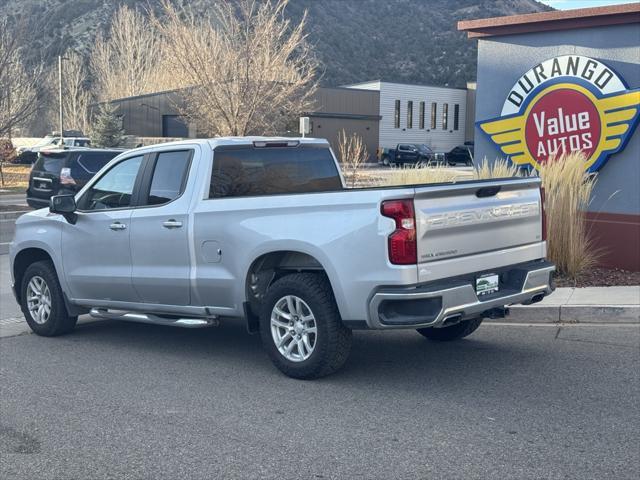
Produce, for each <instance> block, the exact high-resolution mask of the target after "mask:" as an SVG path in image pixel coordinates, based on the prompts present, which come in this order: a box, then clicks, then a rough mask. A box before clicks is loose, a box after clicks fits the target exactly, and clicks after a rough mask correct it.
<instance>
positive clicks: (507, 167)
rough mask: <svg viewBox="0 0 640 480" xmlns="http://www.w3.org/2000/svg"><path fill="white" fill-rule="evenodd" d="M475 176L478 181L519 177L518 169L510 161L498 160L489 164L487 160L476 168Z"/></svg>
mask: <svg viewBox="0 0 640 480" xmlns="http://www.w3.org/2000/svg"><path fill="white" fill-rule="evenodd" d="M473 175H474V178H476V179H478V180H484V179H487V178H507V177H515V176H517V175H518V167H517V166H516V165H513V164H512V163H510V162H509V161H508V160H504V159H497V160H496V161H494V162H488V161H487V159H486V158H485V159H484V160H483V161H482V162H481V163H480V165H476V166H475V167H474V170H473Z"/></svg>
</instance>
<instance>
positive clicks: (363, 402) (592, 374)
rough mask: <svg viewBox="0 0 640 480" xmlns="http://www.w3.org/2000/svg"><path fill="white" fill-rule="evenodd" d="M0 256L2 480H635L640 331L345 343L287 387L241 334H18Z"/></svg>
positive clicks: (573, 329) (494, 330)
mask: <svg viewBox="0 0 640 480" xmlns="http://www.w3.org/2000/svg"><path fill="white" fill-rule="evenodd" d="M8 268H9V262H8V256H7V255H0V337H3V338H0V478H3V479H4V478H7V479H9V478H10V479H29V480H31V479H92V480H93V479H103V478H119V479H120V478H130V479H148V478H189V479H200V478H203V479H204V478H207V479H210V478H243V479H244V478H274V479H275V478H278V479H286V478H310V479H313V478H316V479H317V478H327V479H328V478H336V479H342V478H349V479H351V478H364V479H371V478H376V479H378V478H380V479H392V478H393V479H396V478H398V479H401V478H407V479H409V478H411V479H413V478H451V479H459V478H478V479H487V478H518V479H520V478H546V479H555V478H558V479H559V478H594V479H595V478H597V479H603V478H614V479H625V478H636V475H637V472H638V471H639V470H640V448H638V431H640V410H639V409H638V405H639V404H640V328H639V327H638V326H637V325H626V326H625V325H609V326H604V325H599V326H598V325H575V326H570V325H566V326H563V327H558V326H556V325H537V326H528V325H518V326H515V325H505V324H491V325H484V326H482V327H481V328H480V329H479V330H478V331H477V332H476V333H475V334H473V335H472V336H471V337H469V338H468V339H465V340H463V341H460V342H457V343H450V344H437V343H431V342H429V341H427V340H426V339H424V338H422V337H421V336H420V335H418V334H417V333H415V332H412V331H403V332H355V334H354V343H353V350H352V354H351V358H350V360H349V362H348V363H347V365H346V368H345V369H344V370H342V371H341V372H339V373H337V374H335V375H333V376H331V377H328V378H325V379H321V380H318V381H313V382H303V381H296V380H292V379H289V378H287V377H284V376H283V375H281V374H280V373H279V372H278V371H277V370H276V369H275V368H274V367H273V366H272V365H271V363H270V362H269V360H268V358H267V356H266V354H265V353H264V352H263V351H262V349H261V346H260V342H259V339H258V338H257V337H256V336H250V335H248V334H247V333H246V332H245V330H244V327H243V325H241V324H239V323H235V322H232V321H226V322H225V321H223V323H222V325H221V326H220V327H217V328H210V329H204V330H182V329H177V328H171V327H160V326H150V325H141V324H132V323H124V322H115V321H114V322H110V321H87V319H86V317H85V318H83V321H82V322H81V324H80V325H79V326H78V328H77V329H76V330H75V331H74V332H73V333H71V334H70V335H67V336H64V337H58V338H41V337H37V336H36V335H32V334H28V333H25V332H26V331H27V329H26V328H25V324H24V322H23V320H22V318H21V314H20V311H19V309H18V306H17V305H16V304H15V302H14V300H13V296H12V294H11V291H10V287H9V282H10V280H9V272H8Z"/></svg>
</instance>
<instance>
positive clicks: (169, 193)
mask: <svg viewBox="0 0 640 480" xmlns="http://www.w3.org/2000/svg"><path fill="white" fill-rule="evenodd" d="M190 158H191V151H189V150H185V151H180V152H163V153H160V154H159V155H158V159H157V160H156V163H155V168H154V169H153V177H152V179H151V188H150V190H149V198H148V200H147V202H146V204H147V205H162V204H163V203H168V202H170V201H172V200H175V199H176V198H178V197H179V196H180V194H181V193H182V188H183V186H184V182H185V178H186V176H187V172H188V171H189V159H190Z"/></svg>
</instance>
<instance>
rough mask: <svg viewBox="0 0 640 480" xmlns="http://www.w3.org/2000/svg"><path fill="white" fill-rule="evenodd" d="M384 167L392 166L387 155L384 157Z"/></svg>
mask: <svg viewBox="0 0 640 480" xmlns="http://www.w3.org/2000/svg"><path fill="white" fill-rule="evenodd" d="M382 165H384V166H385V167H390V166H391V162H390V161H389V157H388V156H387V155H385V156H384V157H382Z"/></svg>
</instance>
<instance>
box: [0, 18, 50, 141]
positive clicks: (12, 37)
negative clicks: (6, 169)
mask: <svg viewBox="0 0 640 480" xmlns="http://www.w3.org/2000/svg"><path fill="white" fill-rule="evenodd" d="M20 46H21V45H20V32H19V29H18V28H17V27H14V26H12V25H11V24H10V23H9V21H8V20H7V19H6V18H3V19H0V137H3V136H7V135H11V132H12V129H13V128H15V127H19V126H21V125H23V124H24V123H25V122H27V121H28V120H29V119H30V117H31V116H32V115H33V114H34V113H35V111H36V109H37V106H38V104H37V98H38V85H39V81H40V72H41V69H40V68H36V69H32V70H29V71H28V70H27V68H26V67H25V65H24V63H23V62H22V58H21V53H20Z"/></svg>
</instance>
